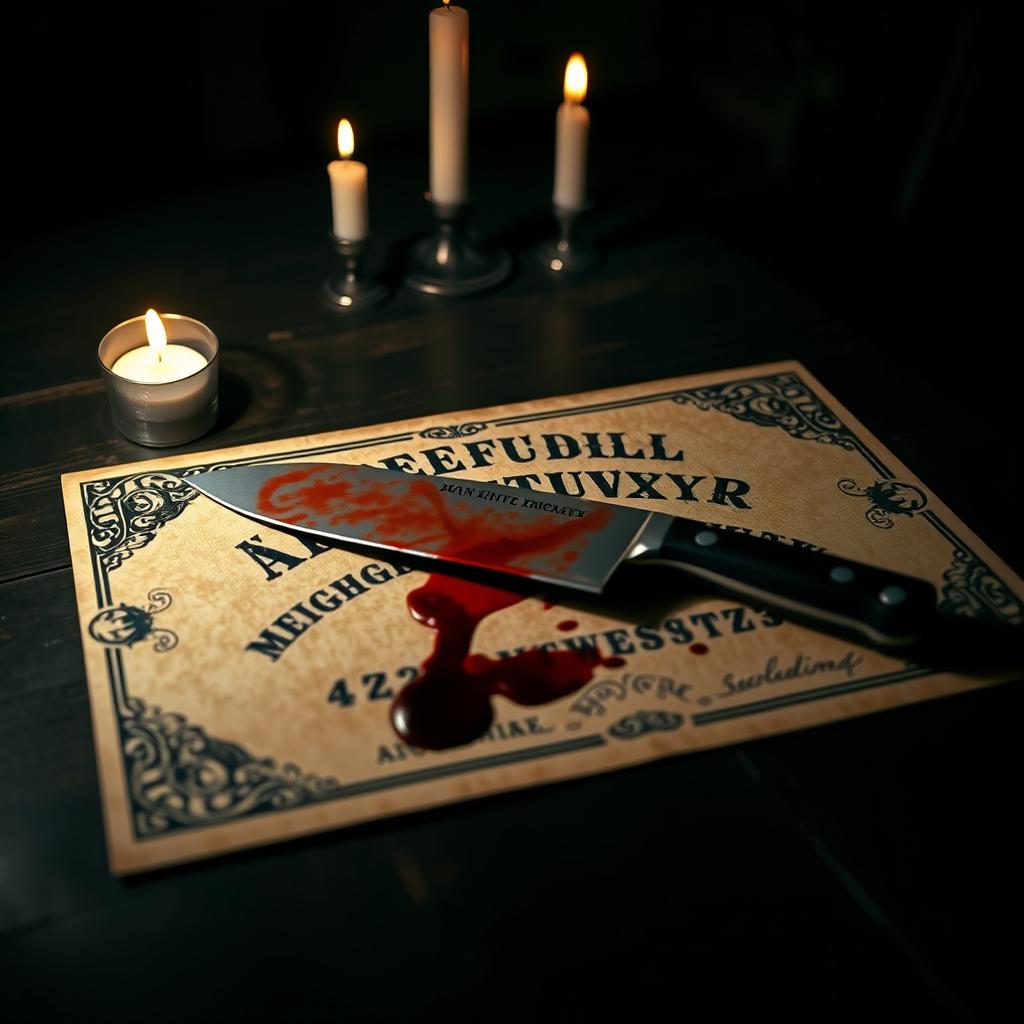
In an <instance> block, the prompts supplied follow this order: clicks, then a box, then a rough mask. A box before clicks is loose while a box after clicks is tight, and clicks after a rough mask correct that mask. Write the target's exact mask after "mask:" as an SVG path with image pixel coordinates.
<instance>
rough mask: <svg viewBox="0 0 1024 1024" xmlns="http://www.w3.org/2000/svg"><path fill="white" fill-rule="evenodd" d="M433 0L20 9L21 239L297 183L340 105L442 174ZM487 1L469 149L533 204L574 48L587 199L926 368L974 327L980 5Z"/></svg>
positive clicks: (377, 138) (542, 189)
mask: <svg viewBox="0 0 1024 1024" xmlns="http://www.w3.org/2000/svg"><path fill="white" fill-rule="evenodd" d="M431 6H432V4H431V3H429V2H423V3H420V2H416V3H411V2H408V0H400V2H392V3H388V4H378V3H344V2H338V3H334V4H329V5H325V6H321V5H318V4H317V5H314V4H302V3H292V4H286V5H282V4H279V3H269V2H254V3H249V4H247V5H246V6H245V9H244V13H239V11H238V10H236V9H235V8H234V7H231V8H229V7H228V6H227V5H221V6H216V5H210V4H195V3H181V4H175V5H152V6H139V7H135V8H132V9H131V10H130V11H128V10H121V11H113V12H108V11H104V10H101V9H100V8H98V7H97V6H95V5H78V6H72V7H68V8H63V7H61V8H58V7H57V6H53V5H51V6H39V7H36V8H35V9H34V10H32V11H31V12H29V13H28V14H23V15H20V16H17V17H16V19H15V24H14V26H13V28H12V29H11V31H10V32H9V35H8V50H9V56H10V57H11V62H10V63H9V64H8V71H10V70H12V68H16V69H17V70H16V72H15V73H14V74H13V75H12V76H11V78H10V80H9V82H8V84H7V89H6V91H7V95H8V97H9V101H10V102H9V105H8V115H7V116H8V125H7V128H6V131H7V133H8V138H11V137H12V135H13V138H14V139H15V140H17V144H16V145H15V146H12V147H11V150H10V152H11V153H12V155H13V159H12V160H11V162H10V163H9V165H8V171H9V172H10V171H11V170H13V174H14V178H15V184H14V187H13V188H11V189H10V191H9V196H10V198H11V199H13V202H12V204H11V210H10V213H11V214H12V220H13V223H12V230H13V237H14V240H15V241H18V240H24V239H26V238H31V237H36V238H38V237H40V236H41V235H44V234H45V233H46V232H48V231H52V230H55V229H59V228H66V227H67V226H69V225H74V224H75V223H76V222H80V221H83V220H89V219H94V218H102V217H104V216H108V215H110V214H111V213H122V212H124V211H125V210H134V211H137V212H138V215H139V217H140V218H145V217H146V215H147V212H148V211H149V210H150V209H152V208H153V207H155V206H159V205H160V204H161V203H164V202H166V201H167V200H168V199H173V198H177V197H180V196H181V195H183V194H187V193H190V192H193V191H196V190H203V189H208V188H210V187H211V186H219V187H224V186H227V187H231V186H238V187H246V186H251V185H253V184H256V185H257V186H258V183H259V182H260V181H263V180H267V179H269V178H272V177H274V176H280V175H287V174H291V173H296V172H299V171H308V170H310V169H312V168H315V167H316V166H317V165H319V164H322V163H324V162H326V161H327V160H328V159H329V158H330V157H331V156H332V149H333V137H334V129H335V125H336V122H337V119H338V117H339V116H343V115H345V116H348V117H349V118H350V119H351V120H352V121H353V123H354V125H355V127H356V132H357V146H358V152H357V156H358V157H360V158H362V159H363V160H366V161H367V162H368V163H369V164H370V167H371V176H372V174H373V164H374V161H375V159H376V160H377V161H378V162H379V161H380V160H382V159H385V158H393V157H399V158H403V159H406V160H408V161H412V162H418V163H419V164H420V165H421V166H422V180H423V185H424V187H425V186H426V184H427V163H426V146H427V45H426V16H427V11H428V10H429V9H430V7H431ZM471 8H472V9H471V26H472V27H471V61H470V73H471V118H472V122H471V150H472V151H475V152H477V153H482V152H485V151H486V152H488V153H489V154H497V155H499V156H500V157H501V159H502V166H504V167H506V168H507V172H508V174H509V175H510V176H515V178H516V179H517V180H520V181H521V180H523V179H524V178H525V179H526V180H528V181H530V182H532V184H533V186H534V187H535V189H536V195H537V201H538V204H542V203H543V202H545V200H546V198H547V196H548V195H549V194H550V187H551V184H550V178H551V163H552V161H551V151H552V135H553V124H552V122H553V115H554V109H555V106H556V105H557V103H558V102H559V100H560V93H561V75H562V69H563V67H564V63H565V59H566V57H567V56H568V54H569V53H570V52H572V51H573V50H581V51H582V52H583V53H584V54H585V56H586V58H587V61H588V64H589V68H590V76H591V78H590V81H591V88H590V95H589V97H588V100H587V104H588V106H589V107H590V109H591V112H592V116H593V132H592V182H593V193H594V197H595V199H596V200H597V201H598V202H601V201H602V199H609V198H611V199H612V200H613V201H614V200H617V199H618V198H619V197H621V196H622V195H623V194H628V193H629V192H631V191H632V192H638V193H643V194H644V195H646V196H651V195H656V196H658V197H659V198H660V200H661V203H660V210H659V211H658V213H657V214H656V216H655V217H654V219H655V220H656V221H657V228H658V229H659V230H661V231H670V230H672V228H673V227H674V226H681V225H685V226H687V227H690V226H694V225H697V226H701V227H707V228H710V229H711V230H712V231H713V232H714V233H715V234H717V235H718V236H720V237H722V238H724V239H726V240H727V241H729V242H730V243H731V244H733V245H735V246H736V247H738V248H740V249H742V250H743V251H746V252H749V253H751V254H753V255H755V256H756V257H757V258H758V259H759V260H760V261H761V262H762V263H765V264H767V265H768V266H770V267H771V268H772V269H774V270H775V271H776V272H777V273H780V274H782V275H784V276H787V277H790V278H792V279H793V280H794V281H795V282H796V283H797V284H799V285H801V286H802V287H803V288H805V289H806V290H808V291H810V292H811V293H812V294H814V295H815V296H816V297H818V298H819V299H821V300H822V301H823V302H824V303H825V304H826V305H827V306H829V307H830V308H832V309H834V310H835V312H836V313H837V315H841V316H843V317H844V318H845V319H847V320H849V321H852V322H853V323H854V326H856V327H858V328H861V329H863V330H865V331H867V332H868V333H869V334H872V335H873V336H875V337H877V338H879V339H886V340H892V341H894V342H898V344H897V345H896V346H895V348H896V349H898V350H902V349H908V350H909V351H910V353H911V355H912V356H913V357H917V356H919V355H927V354H928V353H929V352H930V351H931V349H932V348H933V347H934V345H935V344H936V342H937V340H938V339H939V338H940V337H946V336H948V337H952V338H957V337H960V336H966V337H967V338H968V339H969V338H970V337H971V336H973V335H976V334H977V333H978V332H979V330H980V329H982V328H981V323H982V321H981V320H980V316H981V315H982V313H983V311H984V310H985V309H986V308H987V307H988V305H989V304H988V303H985V302H984V301H981V296H980V293H981V291H982V282H981V280H980V277H981V275H982V274H983V273H986V271H985V270H983V267H984V262H985V261H984V260H981V259H979V254H980V253H981V252H984V251H985V250H986V248H987V246H986V245H985V244H984V242H983V239H984V238H985V237H987V235H988V234H989V233H990V231H991V227H992V224H991V219H990V217H989V216H988V212H989V211H991V210H994V209H996V208H997V207H998V203H999V197H998V196H996V195H995V194H994V192H993V189H994V185H993V182H992V181H991V180H990V178H991V170H992V165H993V163H995V162H996V161H994V160H993V159H992V157H993V154H992V153H991V151H990V148H991V147H990V146H989V145H988V144H987V142H986V138H987V133H986V124H985V122H986V110H987V109H989V106H990V102H991V99H992V95H991V94H992V93H994V92H995V87H994V83H992V82H991V81H990V79H991V76H992V75H993V74H994V69H993V62H992V61H991V59H990V55H989V54H988V53H987V49H988V44H989V39H988V38H987V34H988V30H989V26H988V25H987V24H986V19H985V17H984V16H983V15H982V13H981V11H980V5H974V4H971V3H956V2H952V3H951V2H938V3H932V4H927V5H926V4H908V5H902V4H900V5H893V4H885V3H857V2H852V0H848V2H828V3H812V2H805V3H800V2H796V0H793V2H778V0H776V2H772V3H764V2H755V0H751V2H745V3H744V2H729V3H720V4H698V3H687V2H652V3H630V4H603V3H593V2H589V3H588V2H583V0H568V2H559V3H553V4H536V3H516V4H513V3H493V2H489V3H476V4H473V5H471ZM19 21H21V24H20V25H19V24H18V22H19ZM26 55H27V56H28V57H29V59H24V58H25V57H26ZM472 167H473V164H472V161H471V185H473V187H474V188H475V189H476V190H477V191H478V192H479V186H480V184H481V183H480V182H479V180H475V181H474V178H473V173H472ZM492 173H493V172H492ZM371 181H373V178H372V177H371ZM488 184H490V185H491V186H495V185H496V183H495V182H493V181H491V182H489V183H488ZM371 195H372V203H373V204H374V206H375V207H376V206H377V204H380V203H386V202H387V201H388V197H387V196H382V195H381V194H380V192H379V190H377V191H373V192H372V193H371ZM327 201H328V200H327V190H326V181H325V184H324V196H323V203H324V206H325V208H326V206H327ZM252 215H253V218H254V221H255V222H256V223H258V219H259V216H260V211H259V205H258V203H254V205H253V211H252ZM325 217H326V209H325ZM318 228H319V225H318V226H317V229H318ZM310 229H311V230H313V229H314V226H313V225H311V226H310ZM264 241H265V244H267V245H272V244H273V239H272V238H267V239H265V240H264ZM990 344H997V342H995V341H992V342H990ZM923 369H924V370H925V372H927V367H926V366H925V367H923ZM966 372H967V373H968V374H970V372H971V371H970V368H968V369H967V371H966ZM978 383H979V384H980V383H981V381H980V380H979V381H978ZM996 386H997V387H998V385H996Z"/></svg>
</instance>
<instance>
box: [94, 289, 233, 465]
mask: <svg viewBox="0 0 1024 1024" xmlns="http://www.w3.org/2000/svg"><path fill="white" fill-rule="evenodd" d="M218 351H219V345H218V342H217V336H216V335H215V334H214V333H213V331H211V330H210V328H209V327H207V326H206V324H203V323H200V322H199V321H198V320H193V319H192V318H191V317H187V316H181V315H180V314H179V313H165V314H164V315H163V316H162V317H161V316H159V315H158V314H157V312H156V311H155V310H152V309H151V310H148V311H147V313H146V315H145V316H144V317H143V316H136V317H133V318H132V319H131V320H126V321H125V322H124V323H122V324H118V325H117V326H116V327H114V328H112V329H111V330H109V331H107V333H106V334H105V335H104V336H103V340H102V341H101V342H100V344H99V350H98V352H97V355H98V357H99V364H100V376H101V377H102V378H103V383H104V386H105V387H106V392H107V398H108V400H109V402H110V415H111V419H113V421H114V426H116V427H117V429H118V430H119V431H121V433H122V434H124V435H125V437H127V438H129V439H130V440H132V441H135V442H136V443H138V444H145V445H150V446H154V447H164V446H167V445H175V444H185V443H186V442H187V441H191V440H194V439H195V438H197V437H200V436H202V435H203V434H205V433H206V432H207V431H208V430H209V429H210V428H211V427H212V426H213V425H214V423H215V422H216V420H217V363H218V359H217V354H218Z"/></svg>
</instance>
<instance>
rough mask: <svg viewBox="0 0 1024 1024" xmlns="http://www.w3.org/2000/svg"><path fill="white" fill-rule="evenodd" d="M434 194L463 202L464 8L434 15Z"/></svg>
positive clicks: (466, 54) (466, 68)
mask: <svg viewBox="0 0 1024 1024" xmlns="http://www.w3.org/2000/svg"><path fill="white" fill-rule="evenodd" d="M428 24H429V26H430V194H431V197H432V198H433V199H434V201H435V202H439V203H463V202H465V201H466V199H467V198H468V197H469V192H468V188H467V182H466V135H467V122H468V120H469V14H468V13H467V12H466V10H465V9H464V8H462V7H451V6H449V4H448V0H445V3H444V6H443V7H437V8H435V9H434V10H432V11H431V12H430V16H429V18H428Z"/></svg>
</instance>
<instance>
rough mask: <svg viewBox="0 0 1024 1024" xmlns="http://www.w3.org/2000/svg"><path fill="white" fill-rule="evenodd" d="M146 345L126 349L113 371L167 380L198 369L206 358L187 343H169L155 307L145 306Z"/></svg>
mask: <svg viewBox="0 0 1024 1024" xmlns="http://www.w3.org/2000/svg"><path fill="white" fill-rule="evenodd" d="M146 337H147V339H148V341H149V344H148V345H143V346H141V347H140V348H133V349H129V350H128V351H127V352H125V353H124V355H123V356H121V357H120V358H119V359H117V360H116V361H115V363H114V365H113V366H111V367H110V371H111V373H116V374H117V375H118V376H119V377H124V378H125V379H126V380H132V381H135V382H136V383H137V384H168V383H170V382H171V381H175V380H183V379H184V378H185V377H191V376H192V374H193V373H198V372H199V371H200V370H201V369H202V368H203V367H204V366H206V364H207V363H208V362H209V360H208V359H207V358H206V357H205V356H204V355H203V354H202V353H200V352H197V351H196V350H195V349H194V348H189V346H188V345H168V344H167V332H166V331H165V330H164V325H163V321H162V320H161V319H160V316H159V314H158V313H157V312H156V310H155V309H147V310H146Z"/></svg>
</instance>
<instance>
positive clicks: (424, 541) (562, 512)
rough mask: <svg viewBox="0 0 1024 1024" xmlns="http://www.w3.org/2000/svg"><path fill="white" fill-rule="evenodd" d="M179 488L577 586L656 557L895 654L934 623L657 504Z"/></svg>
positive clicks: (856, 577)
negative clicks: (637, 505) (656, 507)
mask: <svg viewBox="0 0 1024 1024" xmlns="http://www.w3.org/2000/svg"><path fill="white" fill-rule="evenodd" d="M188 482H189V483H190V484H192V485H193V486H195V487H196V488H197V489H198V490H199V491H201V492H202V493H204V494H206V495H208V496H209V497H210V498H213V499H214V500H215V501H218V502H220V503H221V504H223V505H226V506H227V507H228V508H231V509H234V510H235V511H237V512H240V513H242V514H243V515H246V516H249V517H251V518H254V519H257V520H261V521H263V522H266V523H269V524H270V525H272V526H276V527H283V528H286V529H290V530H299V531H301V532H304V533H309V534H314V535H316V536H318V537H323V538H329V539H333V540H340V541H344V542H348V543H350V544H354V545H357V546H358V547H360V548H366V549H368V550H373V549H376V550H383V551H387V552H394V553H396V554H410V555H415V556H418V557H421V558H426V559H437V560H439V561H442V562H450V563H457V564H460V565H463V566H472V567H476V568H482V569H486V570H491V571H495V572H499V573H505V574H511V575H514V576H516V577H518V578H520V579H523V578H526V579H529V580H534V581H537V582H540V583H544V584H556V585H558V586H564V587H570V588H575V589H577V590H581V591H586V592H589V593H599V592H601V590H602V589H603V588H604V586H605V584H606V583H607V582H608V580H609V579H610V577H611V576H612V574H613V573H614V572H615V571H616V569H617V568H618V567H619V566H621V565H622V564H623V563H633V564H641V565H642V564H658V565H670V566H673V567H675V568H678V569H681V570H684V571H685V572H687V573H689V574H690V575H691V576H693V577H694V578H695V579H696V580H698V581H700V582H701V583H703V584H706V585H707V587H708V588H710V589H711V590H713V591H719V592H723V593H726V594H729V595H731V596H734V597H737V598H739V599H740V600H742V601H744V602H746V603H749V604H752V605H754V606H756V607H761V608H770V609H773V610H777V611H779V612H780V613H781V614H782V615H783V616H784V617H785V618H788V619H792V620H795V621H799V622H803V623H806V624H808V625H811V626H814V627H818V628H821V629H824V630H825V631H827V632H838V633H840V634H843V635H847V636H853V637H855V638H857V639H860V640H862V641H865V642H867V643H869V644H872V645H874V646H880V647H883V648H901V649H903V648H908V647H909V645H912V644H914V643H915V642H917V641H919V640H920V639H921V638H922V637H923V636H924V635H925V634H926V633H928V632H933V631H934V629H935V619H936V593H935V588H934V587H933V586H932V585H931V584H930V583H928V582H927V581H925V580H922V579H917V578H914V577H911V576H904V575H901V574H900V573H897V572H894V571H892V570H889V569H882V568H879V567H876V566H871V565H865V564H862V563H860V562H856V561H853V560H852V559H849V558H843V557H841V556H837V555H831V554H825V553H821V552H816V551H811V550H809V549H805V548H795V547H791V546H789V545H784V544H778V543H774V542H772V541H769V540H765V539H762V538H758V537H753V536H750V535H749V534H744V533H740V532H736V531H733V530H729V529H728V528H725V527H721V526H716V525H712V524H708V523H704V522H700V521H698V520H692V519H684V518H681V517H674V516H671V515H667V514H666V513H663V512H649V511H645V510H642V509H637V508H631V507H626V506H622V505H613V504H609V503H605V502H596V501H588V500H586V499H583V498H576V497H569V496H567V495H561V494H551V493H548V492H541V491H533V490H528V489H524V488H518V487H503V486H500V485H497V484H490V483H481V482H479V481H474V480H463V479H458V478H455V477H449V476H425V475H419V474H416V475H413V474H408V473H402V472H394V471H391V470H385V469H376V468H370V467H365V466H353V465H340V464H335V463H318V462H303V463H276V464H272V465H256V466H244V467H229V468H224V469H218V470H215V471H212V472H209V473H206V474H202V475H196V476H190V477H189V478H188ZM1014 632H1015V633H1016V632H1018V631H1014Z"/></svg>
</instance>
